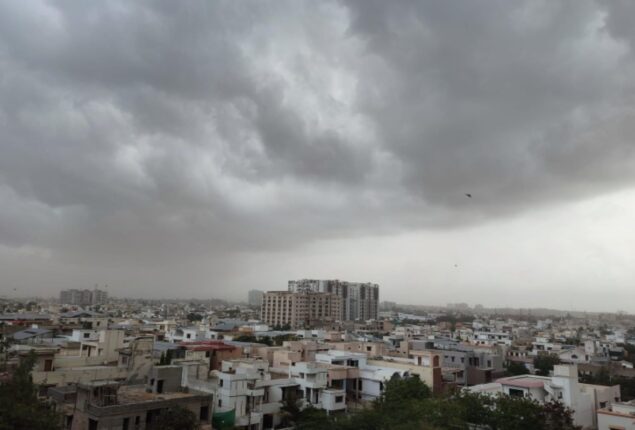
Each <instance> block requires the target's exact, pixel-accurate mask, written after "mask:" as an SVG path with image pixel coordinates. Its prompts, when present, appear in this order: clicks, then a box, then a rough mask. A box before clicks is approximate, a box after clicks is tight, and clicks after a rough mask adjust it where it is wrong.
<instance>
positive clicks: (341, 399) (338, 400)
mask: <svg viewBox="0 0 635 430" xmlns="http://www.w3.org/2000/svg"><path fill="white" fill-rule="evenodd" d="M343 401H344V396H335V403H342V402H343Z"/></svg>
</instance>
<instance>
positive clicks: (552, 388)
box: [467, 364, 620, 428]
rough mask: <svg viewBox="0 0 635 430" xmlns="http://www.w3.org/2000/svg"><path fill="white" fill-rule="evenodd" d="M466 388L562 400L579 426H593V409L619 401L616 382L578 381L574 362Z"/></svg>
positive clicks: (594, 410) (595, 412)
mask: <svg viewBox="0 0 635 430" xmlns="http://www.w3.org/2000/svg"><path fill="white" fill-rule="evenodd" d="M467 390H469V391H472V392H478V393H486V394H496V393H503V394H507V395H509V396H520V397H529V398H532V399H535V400H537V401H539V402H541V403H546V402H549V401H551V400H556V401H560V402H562V403H563V404H564V405H565V406H567V407H569V408H571V409H572V410H573V420H574V423H575V424H576V425H579V426H582V427H583V428H587V427H591V428H595V427H596V426H597V411H598V410H599V409H602V408H606V407H607V406H609V405H610V404H611V403H613V402H619V401H620V386H619V385H614V386H612V387H609V386H603V385H591V384H581V383H579V382H578V367H577V365H575V364H573V365H556V366H554V372H553V376H551V377H545V376H536V375H520V376H512V377H508V378H502V379H499V380H497V381H496V382H494V383H490V384H482V385H475V386H473V387H469V388H467Z"/></svg>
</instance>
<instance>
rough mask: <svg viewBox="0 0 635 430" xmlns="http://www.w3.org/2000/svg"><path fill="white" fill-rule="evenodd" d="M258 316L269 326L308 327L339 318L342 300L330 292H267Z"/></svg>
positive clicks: (340, 316)
mask: <svg viewBox="0 0 635 430" xmlns="http://www.w3.org/2000/svg"><path fill="white" fill-rule="evenodd" d="M261 310H262V311H261V319H262V320H263V321H264V322H265V323H267V324H269V325H270V326H274V327H275V326H285V325H289V326H290V327H291V328H303V327H309V326H311V325H312V324H313V323H316V322H333V321H340V320H341V319H342V312H341V310H342V300H341V298H340V297H339V296H337V295H335V294H331V293H318V292H312V291H303V292H297V293H296V292H290V291H269V292H267V293H265V294H264V296H263V299H262V307H261Z"/></svg>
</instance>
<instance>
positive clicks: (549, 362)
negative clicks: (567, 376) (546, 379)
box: [534, 354, 560, 376]
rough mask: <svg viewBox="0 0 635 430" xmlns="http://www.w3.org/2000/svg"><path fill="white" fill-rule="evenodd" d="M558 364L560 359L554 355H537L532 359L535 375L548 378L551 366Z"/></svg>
mask: <svg viewBox="0 0 635 430" xmlns="http://www.w3.org/2000/svg"><path fill="white" fill-rule="evenodd" d="M556 364H560V358H559V357H558V356H557V355H555V354H545V355H538V356H537V357H535V358H534V367H535V368H536V375H540V376H549V372H551V371H552V370H553V366H554V365H556Z"/></svg>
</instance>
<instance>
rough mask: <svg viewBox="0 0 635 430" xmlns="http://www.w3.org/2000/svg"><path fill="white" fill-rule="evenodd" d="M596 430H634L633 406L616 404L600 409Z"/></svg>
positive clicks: (634, 413)
mask: <svg viewBox="0 0 635 430" xmlns="http://www.w3.org/2000/svg"><path fill="white" fill-rule="evenodd" d="M598 430H635V404H634V403H633V402H627V403H619V402H616V403H613V404H612V405H611V406H608V407H606V408H604V409H600V410H599V411H598Z"/></svg>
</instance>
